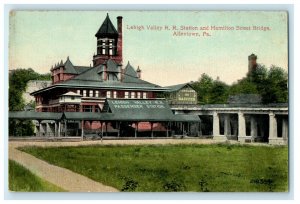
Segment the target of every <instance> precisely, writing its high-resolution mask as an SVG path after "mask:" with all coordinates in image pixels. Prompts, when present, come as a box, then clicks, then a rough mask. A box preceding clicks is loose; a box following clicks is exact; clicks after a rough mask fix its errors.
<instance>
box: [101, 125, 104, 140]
mask: <svg viewBox="0 0 300 204" xmlns="http://www.w3.org/2000/svg"><path fill="white" fill-rule="evenodd" d="M103 123H104V122H101V137H103Z"/></svg>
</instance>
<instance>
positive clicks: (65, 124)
mask: <svg viewBox="0 0 300 204" xmlns="http://www.w3.org/2000/svg"><path fill="white" fill-rule="evenodd" d="M67 131H68V129H67V120H65V137H67Z"/></svg>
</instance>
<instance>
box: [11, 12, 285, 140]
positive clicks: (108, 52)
mask: <svg viewBox="0 0 300 204" xmlns="http://www.w3.org/2000/svg"><path fill="white" fill-rule="evenodd" d="M122 20H123V19H122V17H121V16H119V17H117V29H116V28H115V26H114V25H113V23H112V22H111V20H110V18H109V16H108V15H107V16H106V18H105V20H104V22H103V23H102V24H101V26H100V28H99V29H98V31H97V32H96V34H95V37H96V39H97V43H96V54H95V55H94V56H92V60H93V65H90V66H76V65H74V64H73V63H72V60H71V59H70V58H69V57H68V58H67V59H65V60H64V61H63V60H60V61H59V62H57V63H56V64H54V65H53V66H52V67H51V68H50V71H51V79H52V82H51V85H50V86H47V87H45V88H42V89H39V90H36V91H34V92H32V93H31V95H32V96H34V97H35V102H36V109H35V111H22V112H10V113H9V118H10V119H12V120H19V121H22V120H35V121H36V123H35V124H36V136H37V137H53V138H63V137H78V138H82V139H83V138H84V137H87V136H88V135H101V136H106V137H109V136H111V137H171V136H175V135H183V136H186V135H188V136H197V137H198V136H203V135H205V136H209V137H212V138H213V139H217V140H228V139H233V140H239V141H241V142H245V141H248V140H250V141H252V142H269V143H271V144H287V142H288V107H287V104H277V105H276V104H275V105H274V104H273V105H262V104H261V103H260V102H259V101H255V100H254V101H253V98H252V99H250V100H247V102H245V103H243V102H241V101H240V100H238V101H239V103H234V102H229V104H219V105H204V106H203V105H202V106H200V105H198V104H197V103H198V102H197V92H196V91H195V90H194V89H193V88H192V86H191V85H190V84H189V83H185V84H178V85H173V86H168V87H161V86H159V85H156V84H153V83H150V82H147V81H145V80H143V79H142V78H143V77H142V69H141V68H140V67H139V66H134V65H131V64H130V62H126V63H124V62H123V53H122V52H123V45H124V43H123V36H122V35H123V33H122ZM256 59H257V57H256V56H255V55H250V56H249V58H248V60H249V70H250V69H253V66H256ZM200 94H201V93H200ZM242 98H245V97H242ZM233 101H234V100H233ZM251 101H252V104H251Z"/></svg>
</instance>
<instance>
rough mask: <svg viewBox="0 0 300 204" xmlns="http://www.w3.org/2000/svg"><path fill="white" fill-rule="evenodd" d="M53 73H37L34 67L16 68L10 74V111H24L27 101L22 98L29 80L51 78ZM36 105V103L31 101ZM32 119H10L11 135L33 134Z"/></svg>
mask: <svg viewBox="0 0 300 204" xmlns="http://www.w3.org/2000/svg"><path fill="white" fill-rule="evenodd" d="M50 79H51V75H50V73H48V74H39V73H36V72H35V71H34V70H33V69H31V68H29V69H16V70H13V71H12V72H11V73H10V74H9V111H23V110H24V107H25V105H27V104H25V101H24V99H23V98H22V96H23V93H24V92H25V90H26V86H27V82H28V81H30V80H50ZM29 104H30V105H34V103H32V102H31V103H29ZM33 128H34V126H33V124H32V121H28V120H27V121H21V120H18V121H17V120H10V121H9V134H10V135H32V134H33Z"/></svg>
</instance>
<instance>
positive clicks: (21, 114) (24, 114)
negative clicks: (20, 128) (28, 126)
mask: <svg viewBox="0 0 300 204" xmlns="http://www.w3.org/2000/svg"><path fill="white" fill-rule="evenodd" d="M61 117H62V113H53V112H34V111H12V112H9V118H11V119H20V120H26V119H27V120H60V119H61Z"/></svg>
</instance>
